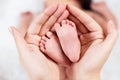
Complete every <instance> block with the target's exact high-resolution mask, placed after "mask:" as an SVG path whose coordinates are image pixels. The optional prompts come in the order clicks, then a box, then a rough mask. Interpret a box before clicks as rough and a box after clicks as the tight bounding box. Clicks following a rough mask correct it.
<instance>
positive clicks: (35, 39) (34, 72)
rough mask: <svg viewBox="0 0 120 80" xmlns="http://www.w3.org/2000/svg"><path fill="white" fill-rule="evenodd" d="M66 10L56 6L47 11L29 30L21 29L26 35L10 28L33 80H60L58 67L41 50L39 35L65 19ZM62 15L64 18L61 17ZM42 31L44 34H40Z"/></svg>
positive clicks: (23, 62)
mask: <svg viewBox="0 0 120 80" xmlns="http://www.w3.org/2000/svg"><path fill="white" fill-rule="evenodd" d="M65 9H66V7H65V6H64V5H59V6H58V5H54V6H51V7H50V8H48V9H46V10H45V11H44V12H43V13H42V14H40V15H39V16H38V17H37V18H36V19H35V20H34V21H33V23H32V24H31V25H30V26H29V28H28V27H25V28H24V27H21V28H22V29H23V30H24V32H23V33H25V32H27V33H26V34H22V33H21V32H22V31H20V30H22V29H20V30H18V29H16V28H15V27H11V28H10V32H11V33H12V35H13V37H14V40H15V42H16V46H17V49H18V51H19V57H20V61H21V63H22V65H23V67H24V68H25V70H26V72H27V73H28V75H29V77H30V79H31V80H59V79H60V75H59V74H60V72H59V68H58V65H57V64H55V63H54V62H53V61H52V60H50V59H49V58H47V57H46V56H45V55H44V54H43V53H42V52H41V51H40V50H39V41H40V39H41V37H40V36H39V35H41V34H43V33H46V32H47V30H49V29H50V27H51V26H52V25H53V24H54V23H55V22H56V21H58V22H59V21H60V20H62V19H63V18H65V17H64V16H65V15H66V14H65V13H68V12H67V11H65ZM61 15H62V17H60V16H61ZM43 26H45V27H43ZM46 26H47V28H46ZM48 26H49V27H48ZM26 28H27V29H26ZM41 31H42V33H40V32H41Z"/></svg>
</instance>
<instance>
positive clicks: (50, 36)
mask: <svg viewBox="0 0 120 80" xmlns="http://www.w3.org/2000/svg"><path fill="white" fill-rule="evenodd" d="M46 36H47V37H48V38H49V39H51V38H52V37H53V33H52V32H50V31H49V32H47V33H46Z"/></svg>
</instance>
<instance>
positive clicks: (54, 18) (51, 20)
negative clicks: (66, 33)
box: [40, 4, 66, 35]
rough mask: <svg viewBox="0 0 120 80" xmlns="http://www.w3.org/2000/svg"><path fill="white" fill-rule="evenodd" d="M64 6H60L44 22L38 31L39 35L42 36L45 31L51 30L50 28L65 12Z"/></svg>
mask: <svg viewBox="0 0 120 80" xmlns="http://www.w3.org/2000/svg"><path fill="white" fill-rule="evenodd" d="M65 9H66V6H65V5H63V4H60V5H59V7H58V9H57V11H56V12H55V13H54V14H53V15H52V16H51V17H50V18H49V19H48V21H46V23H45V24H44V26H42V29H41V30H40V35H44V34H45V33H46V32H47V31H49V30H50V29H51V27H52V26H53V25H54V24H55V22H56V21H57V20H58V19H59V17H60V16H61V15H62V13H63V12H64V11H65Z"/></svg>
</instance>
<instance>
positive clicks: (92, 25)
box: [67, 5, 118, 80]
mask: <svg viewBox="0 0 120 80" xmlns="http://www.w3.org/2000/svg"><path fill="white" fill-rule="evenodd" d="M67 9H68V11H69V12H70V14H71V15H72V16H70V19H72V20H73V21H74V20H76V19H77V21H75V22H77V24H80V25H81V24H82V26H78V28H79V36H80V41H81V44H82V49H81V58H80V61H79V62H78V63H73V64H72V65H71V66H70V67H69V68H67V73H68V76H69V80H99V78H100V71H101V68H102V67H103V65H104V63H105V62H106V60H107V59H108V57H109V54H110V52H111V50H112V48H113V46H114V44H115V42H116V39H117V37H118V31H117V29H116V27H115V24H114V23H113V21H108V22H107V23H106V24H107V25H106V26H104V27H103V26H100V25H99V24H98V23H97V22H96V21H95V20H94V19H93V18H91V17H90V16H89V15H87V14H86V13H85V12H83V11H82V10H80V9H78V8H76V7H74V6H71V5H68V7H67ZM73 16H74V17H73ZM71 17H72V18H71ZM96 77H97V79H95V78H96Z"/></svg>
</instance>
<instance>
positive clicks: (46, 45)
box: [40, 32, 69, 65]
mask: <svg viewBox="0 0 120 80" xmlns="http://www.w3.org/2000/svg"><path fill="white" fill-rule="evenodd" d="M40 50H41V51H42V52H43V53H45V54H46V55H47V56H49V57H50V58H51V59H53V60H54V61H55V62H56V63H58V64H61V65H66V64H68V61H69V60H68V59H67V57H65V55H64V54H63V51H62V49H61V46H60V43H59V40H58V38H57V37H56V35H55V34H53V33H52V32H47V34H46V36H42V39H41V41H40Z"/></svg>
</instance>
